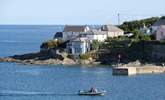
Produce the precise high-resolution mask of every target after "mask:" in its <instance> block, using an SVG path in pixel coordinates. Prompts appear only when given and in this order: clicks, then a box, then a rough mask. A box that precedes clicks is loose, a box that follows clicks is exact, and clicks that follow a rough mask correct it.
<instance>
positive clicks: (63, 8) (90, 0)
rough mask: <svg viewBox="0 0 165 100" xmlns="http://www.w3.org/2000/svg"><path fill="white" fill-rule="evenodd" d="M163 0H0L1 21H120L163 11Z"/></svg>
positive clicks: (76, 22)
mask: <svg viewBox="0 0 165 100" xmlns="http://www.w3.org/2000/svg"><path fill="white" fill-rule="evenodd" d="M164 4H165V0H0V24H25V25H26V24H30V25H33V24H35V25H39V24H46V25H57V24H62V25H66V24H118V16H117V15H118V13H119V14H120V17H119V18H120V24H121V23H122V22H124V21H129V20H137V19H142V18H148V17H152V16H163V15H165V5H164Z"/></svg>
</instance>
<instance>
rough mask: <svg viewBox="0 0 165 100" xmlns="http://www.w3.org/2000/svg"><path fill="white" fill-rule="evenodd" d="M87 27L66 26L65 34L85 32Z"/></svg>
mask: <svg viewBox="0 0 165 100" xmlns="http://www.w3.org/2000/svg"><path fill="white" fill-rule="evenodd" d="M86 27H87V26H85V25H66V26H65V27H64V32H84V31H85V28H86Z"/></svg>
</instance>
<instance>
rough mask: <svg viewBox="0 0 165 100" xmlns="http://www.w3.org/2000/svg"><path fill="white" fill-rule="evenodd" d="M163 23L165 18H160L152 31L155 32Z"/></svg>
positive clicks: (152, 27) (164, 23)
mask: <svg viewBox="0 0 165 100" xmlns="http://www.w3.org/2000/svg"><path fill="white" fill-rule="evenodd" d="M161 25H165V19H160V20H158V21H156V22H155V23H154V24H153V25H152V26H151V29H152V33H155V32H156V31H157V29H158V28H159V26H161Z"/></svg>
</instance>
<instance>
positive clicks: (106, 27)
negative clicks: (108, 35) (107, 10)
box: [102, 25, 123, 32]
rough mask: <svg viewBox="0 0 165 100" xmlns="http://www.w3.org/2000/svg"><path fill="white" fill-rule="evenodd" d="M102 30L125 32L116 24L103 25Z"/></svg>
mask: <svg viewBox="0 0 165 100" xmlns="http://www.w3.org/2000/svg"><path fill="white" fill-rule="evenodd" d="M102 31H110V32H123V30H122V29H120V28H118V27H116V26H114V25H104V26H102Z"/></svg>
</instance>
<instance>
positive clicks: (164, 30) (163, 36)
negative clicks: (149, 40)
mask: <svg viewBox="0 0 165 100" xmlns="http://www.w3.org/2000/svg"><path fill="white" fill-rule="evenodd" d="M156 40H165V25H161V26H159V27H158V29H157V31H156Z"/></svg>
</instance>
